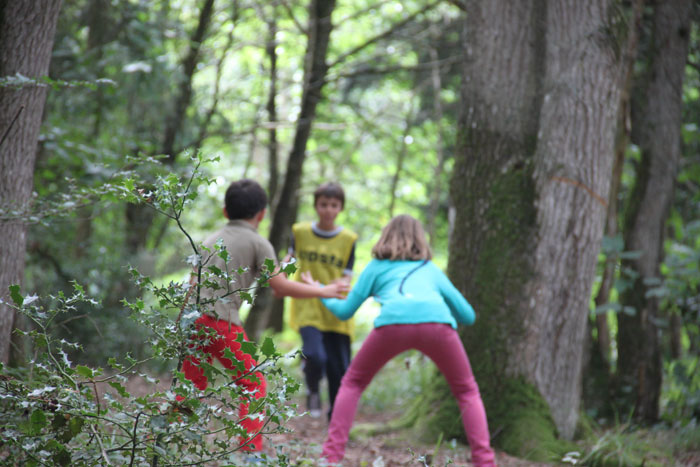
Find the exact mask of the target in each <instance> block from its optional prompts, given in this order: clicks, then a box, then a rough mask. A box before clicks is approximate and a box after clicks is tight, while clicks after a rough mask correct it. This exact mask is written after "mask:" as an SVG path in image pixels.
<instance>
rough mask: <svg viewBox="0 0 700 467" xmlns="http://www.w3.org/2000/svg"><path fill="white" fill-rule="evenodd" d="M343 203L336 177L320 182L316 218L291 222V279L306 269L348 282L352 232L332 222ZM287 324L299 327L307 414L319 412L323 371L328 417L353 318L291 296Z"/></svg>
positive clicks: (327, 279)
mask: <svg viewBox="0 0 700 467" xmlns="http://www.w3.org/2000/svg"><path fill="white" fill-rule="evenodd" d="M344 205H345V193H344V192H343V188H342V187H341V186H340V185H339V184H337V183H333V182H327V183H324V184H322V185H321V186H319V187H318V188H317V189H316V191H315V192H314V208H315V209H316V213H317V214H318V221H316V222H300V223H298V224H294V226H293V227H292V239H291V246H290V251H289V253H290V255H292V256H295V257H296V259H297V261H298V263H297V267H298V271H297V272H296V273H295V275H294V278H295V280H297V281H302V278H301V276H302V274H304V273H308V272H310V273H311V274H312V275H313V277H314V279H317V280H319V281H320V282H322V283H324V284H329V283H331V282H334V281H344V282H345V283H346V284H349V283H350V278H351V276H352V267H353V264H354V262H355V241H356V240H357V234H355V233H354V232H352V231H350V230H348V229H344V228H343V227H342V226H339V225H336V224H335V218H336V217H337V216H338V214H339V213H340V211H342V210H343V207H344ZM290 326H291V327H292V328H293V329H296V330H298V331H299V333H300V334H301V339H302V342H303V346H302V353H303V355H304V376H305V379H306V385H307V389H308V395H307V409H308V411H309V413H310V415H311V416H312V417H319V416H320V415H321V398H320V394H319V385H320V383H321V380H322V379H323V376H324V375H325V376H326V378H327V380H328V400H329V404H330V407H329V409H328V416H329V417H330V414H331V413H332V411H333V402H335V396H336V394H337V393H338V388H339V387H340V380H341V379H342V378H343V375H344V374H345V370H347V368H348V366H349V365H350V338H351V336H352V332H353V322H352V320H348V321H341V320H339V319H338V318H336V317H335V316H334V315H333V313H331V312H330V311H328V310H327V309H326V307H324V306H323V305H322V304H321V301H320V300H319V299H317V298H307V299H297V298H295V299H292V301H291V316H290Z"/></svg>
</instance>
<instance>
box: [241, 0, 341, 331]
mask: <svg viewBox="0 0 700 467" xmlns="http://www.w3.org/2000/svg"><path fill="white" fill-rule="evenodd" d="M334 8H335V0H311V2H310V4H309V28H308V30H309V35H308V37H309V39H308V44H307V48H306V56H305V60H304V85H303V91H302V97H301V110H300V111H299V116H298V117H297V126H296V132H295V134H294V142H293V143H292V149H291V151H290V153H289V159H288V161H287V172H286V174H285V177H284V183H283V184H282V188H281V190H280V194H279V199H278V202H277V206H276V207H275V212H274V216H273V217H272V224H271V225H270V234H269V239H270V243H272V246H273V247H274V248H275V251H277V252H279V251H280V250H282V248H283V247H284V246H285V243H286V242H287V240H288V236H289V232H290V231H291V228H292V224H293V223H294V220H295V219H296V213H297V207H298V193H297V191H298V190H299V185H300V181H301V175H302V168H303V165H304V160H305V158H306V144H307V143H308V141H309V137H310V135H311V127H312V124H313V121H314V118H315V117H316V107H317V106H318V103H319V102H320V101H321V99H322V98H323V96H322V90H323V86H324V84H325V82H326V74H327V71H328V64H327V63H326V56H327V52H328V44H329V42H330V35H331V31H332V29H333V24H332V22H331V15H332V13H333V10H334ZM271 303H272V295H271V293H270V291H269V289H261V290H260V293H259V294H258V296H257V297H256V301H255V305H254V306H253V308H252V310H251V312H250V314H249V315H248V319H247V320H246V331H247V332H248V333H249V335H250V336H251V337H255V336H259V335H260V333H261V332H262V331H263V330H264V329H265V327H267V324H268V322H269V321H270V319H271V318H270V315H271V306H272V305H271ZM278 310H279V308H278ZM278 313H279V311H278ZM272 319H274V320H275V321H276V322H277V323H278V324H279V323H281V319H280V317H279V316H278V317H276V318H272ZM278 330H279V329H278Z"/></svg>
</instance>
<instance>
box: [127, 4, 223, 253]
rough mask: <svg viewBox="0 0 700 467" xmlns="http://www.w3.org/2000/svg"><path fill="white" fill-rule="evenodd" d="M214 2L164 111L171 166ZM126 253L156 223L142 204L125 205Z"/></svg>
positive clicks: (136, 249)
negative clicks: (171, 98)
mask: <svg viewBox="0 0 700 467" xmlns="http://www.w3.org/2000/svg"><path fill="white" fill-rule="evenodd" d="M214 1H215V0H205V1H204V4H203V5H202V8H201V10H200V12H199V21H198V23H197V28H196V29H195V30H194V31H193V32H192V35H191V37H190V40H189V43H190V45H189V49H188V50H187V55H186V56H185V57H184V59H183V60H182V77H181V78H180V80H179V87H178V94H177V96H176V97H175V104H174V106H173V108H172V109H170V110H169V111H168V112H166V116H165V130H164V134H163V142H162V147H161V150H160V154H163V155H165V156H166V158H165V159H164V162H165V163H166V164H169V165H173V164H174V163H175V160H176V158H177V153H178V152H179V151H180V149H179V148H176V146H175V142H176V138H177V136H178V134H179V133H180V131H181V130H182V126H183V124H184V122H185V120H186V116H187V108H188V107H189V105H190V103H191V102H192V80H193V77H194V73H195V71H196V69H197V64H198V63H199V60H200V53H199V52H200V49H201V46H202V42H203V41H204V39H205V37H206V34H207V31H208V29H209V24H210V23H211V18H212V16H213V14H214ZM125 217H126V222H127V226H126V232H127V240H126V246H127V250H128V251H129V252H130V253H131V254H137V253H138V252H139V251H140V250H141V249H142V248H143V247H144V246H145V245H146V242H147V240H148V234H149V232H150V230H151V227H152V225H153V222H154V220H155V212H154V211H153V210H152V209H151V208H149V207H148V206H144V205H142V204H127V206H126V212H125Z"/></svg>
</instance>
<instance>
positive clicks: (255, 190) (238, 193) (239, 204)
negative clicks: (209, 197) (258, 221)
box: [225, 178, 267, 220]
mask: <svg viewBox="0 0 700 467" xmlns="http://www.w3.org/2000/svg"><path fill="white" fill-rule="evenodd" d="M225 202H226V214H227V215H228V218H229V219H231V220H235V219H252V218H253V217H255V215H256V214H257V213H259V212H260V211H262V210H263V209H265V206H267V193H265V190H264V189H263V187H261V186H260V184H259V183H258V182H256V181H255V180H250V179H247V178H244V179H242V180H238V181H236V182H233V183H231V184H230V185H229V187H228V189H227V190H226V198H225Z"/></svg>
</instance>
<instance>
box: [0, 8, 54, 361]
mask: <svg viewBox="0 0 700 467" xmlns="http://www.w3.org/2000/svg"><path fill="white" fill-rule="evenodd" d="M60 9H61V0H46V1H45V2H43V3H42V5H41V7H38V6H37V5H36V3H35V2H34V1H33V0H12V1H2V2H0V76H2V77H11V76H14V75H16V74H21V75H23V76H26V77H28V78H32V79H37V80H40V79H41V78H43V77H45V76H47V75H48V70H49V63H50V61H51V50H52V48H53V41H54V34H55V32H56V24H57V21H58V13H59V11H60ZM46 94H47V86H45V85H42V84H32V83H29V84H24V85H22V86H19V87H12V86H2V87H0V299H2V300H3V301H10V300H9V294H8V287H9V286H10V285H12V284H21V283H22V281H23V277H24V255H25V251H26V240H27V229H26V225H25V223H24V222H23V220H22V218H21V213H24V212H27V211H28V210H29V209H30V203H31V196H32V188H33V185H34V184H33V176H34V163H35V160H36V154H37V141H38V139H39V132H40V128H41V119H42V114H43V111H44V105H45V103H46ZM13 211H16V212H18V213H20V214H19V215H12V212H13ZM14 319H15V314H14V311H13V310H12V309H11V308H9V307H8V306H7V305H4V304H2V303H0V361H1V362H3V363H7V362H8V359H9V356H10V340H11V339H10V336H11V332H12V328H13V325H14Z"/></svg>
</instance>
